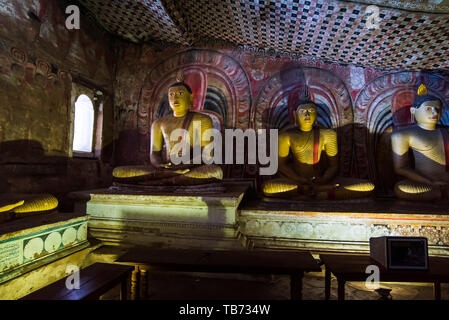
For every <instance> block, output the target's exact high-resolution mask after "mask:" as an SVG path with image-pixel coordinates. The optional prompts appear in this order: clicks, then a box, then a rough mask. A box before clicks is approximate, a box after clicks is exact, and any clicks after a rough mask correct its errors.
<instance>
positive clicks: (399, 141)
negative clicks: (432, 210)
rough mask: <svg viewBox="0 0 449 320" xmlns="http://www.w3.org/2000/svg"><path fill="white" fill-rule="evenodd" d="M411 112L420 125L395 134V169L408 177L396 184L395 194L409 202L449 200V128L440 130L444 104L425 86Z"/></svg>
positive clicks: (402, 129)
mask: <svg viewBox="0 0 449 320" xmlns="http://www.w3.org/2000/svg"><path fill="white" fill-rule="evenodd" d="M410 113H411V115H412V117H414V118H415V120H416V124H414V125H411V126H407V127H404V128H400V129H399V130H396V131H395V132H393V133H392V135H391V147H392V149H393V163H394V169H395V172H396V173H397V174H399V175H401V176H403V177H405V180H402V181H399V182H398V183H396V185H395V188H394V192H395V194H396V196H397V197H398V198H401V199H405V200H422V201H425V200H438V199H441V198H447V197H448V194H447V191H448V183H449V137H448V132H447V129H446V128H438V127H437V123H438V121H439V120H440V119H441V113H442V102H441V100H440V99H439V98H437V97H435V96H432V95H429V94H428V92H427V88H426V86H425V85H421V86H420V87H419V89H418V95H417V98H416V99H415V101H414V103H413V106H412V107H411V108H410ZM411 157H413V160H414V165H412V162H411V160H412V159H411Z"/></svg>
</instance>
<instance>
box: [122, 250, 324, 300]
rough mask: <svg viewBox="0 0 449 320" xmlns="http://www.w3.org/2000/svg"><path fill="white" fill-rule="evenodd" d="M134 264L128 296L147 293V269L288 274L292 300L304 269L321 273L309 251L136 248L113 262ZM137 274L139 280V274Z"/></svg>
mask: <svg viewBox="0 0 449 320" xmlns="http://www.w3.org/2000/svg"><path fill="white" fill-rule="evenodd" d="M116 262H118V263H125V264H130V265H134V266H135V271H134V272H133V282H132V287H131V295H132V297H133V298H136V299H138V298H139V295H140V292H142V294H141V295H142V296H143V298H145V296H146V293H147V291H148V290H147V283H148V280H147V277H148V274H147V270H150V269H151V270H156V269H159V270H163V271H181V272H211V273H252V274H285V275H290V293H291V299H292V300H299V299H301V298H302V279H303V275H304V272H321V268H320V267H319V265H318V263H317V262H316V261H315V259H314V258H313V257H312V255H311V254H310V253H309V252H299V251H221V250H179V249H150V248H142V247H135V248H132V249H130V250H129V251H128V252H126V253H125V254H124V255H122V256H121V257H119V259H118V260H117V261H116ZM139 274H140V281H139V280H138V277H139V276H138V275H139Z"/></svg>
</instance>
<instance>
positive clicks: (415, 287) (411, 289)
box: [103, 272, 449, 300]
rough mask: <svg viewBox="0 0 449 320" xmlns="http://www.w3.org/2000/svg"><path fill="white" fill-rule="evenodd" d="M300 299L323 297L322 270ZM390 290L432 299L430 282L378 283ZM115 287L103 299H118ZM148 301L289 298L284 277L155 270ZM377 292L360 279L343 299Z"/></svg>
mask: <svg viewBox="0 0 449 320" xmlns="http://www.w3.org/2000/svg"><path fill="white" fill-rule="evenodd" d="M303 286H304V287H303V299H305V300H322V299H324V273H309V274H306V275H305V277H304V284H303ZM380 286H381V287H382V288H388V289H392V291H391V295H392V297H393V300H432V299H433V286H432V284H424V283H423V284H416V283H414V284H406V283H402V284H400V283H381V284H380ZM441 290H442V293H441V294H442V299H449V285H447V284H443V285H442V286H441ZM118 298H119V288H114V289H113V290H111V291H110V292H108V293H107V294H106V295H104V296H103V299H105V300H110V299H112V300H113V299H118ZM148 299H149V300H288V299H290V281H289V277H287V276H256V277H250V276H246V275H226V274H223V275H219V276H217V275H215V276H214V275H206V274H199V273H168V272H157V273H153V274H150V276H149V292H148ZM331 299H334V300H335V299H337V281H336V279H335V278H332V290H331ZM377 299H379V295H378V294H377V293H376V292H374V291H373V290H369V289H367V288H366V287H365V284H364V283H362V282H349V283H347V284H346V300H377Z"/></svg>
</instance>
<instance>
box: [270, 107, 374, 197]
mask: <svg viewBox="0 0 449 320" xmlns="http://www.w3.org/2000/svg"><path fill="white" fill-rule="evenodd" d="M294 116H295V122H296V124H297V126H295V127H293V128H292V129H289V130H286V131H284V132H281V133H279V137H278V148H279V149H278V150H279V151H278V152H279V153H278V159H279V160H278V171H279V173H280V175H281V176H282V177H280V178H276V179H273V180H269V181H267V182H265V183H264V184H263V185H262V190H263V193H264V194H265V196H267V197H276V198H290V199H297V200H312V199H317V200H325V199H336V200H338V199H352V198H361V197H366V196H369V195H370V194H371V193H372V191H373V190H374V185H373V184H372V183H370V182H368V181H365V180H360V179H354V178H342V177H340V178H338V177H337V172H338V144H337V134H336V132H335V131H334V130H333V129H324V128H320V127H318V126H317V125H316V119H317V107H316V105H315V103H313V102H311V101H305V102H303V103H300V105H299V106H298V107H297V109H296V111H295V113H294ZM290 153H291V155H292V159H293V162H292V163H289V161H288V160H289V157H288V156H289V154H290ZM323 154H324V155H325V156H323Z"/></svg>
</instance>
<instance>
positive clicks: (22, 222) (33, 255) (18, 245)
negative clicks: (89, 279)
mask: <svg viewBox="0 0 449 320" xmlns="http://www.w3.org/2000/svg"><path fill="white" fill-rule="evenodd" d="M87 221H88V216H86V215H85V214H84V215H83V214H81V215H80V214H75V213H59V212H55V213H46V214H42V215H36V216H30V217H24V218H21V219H17V220H13V221H8V222H4V223H2V224H0V284H1V283H4V282H6V281H8V280H11V279H13V278H16V277H18V276H21V275H23V274H25V273H27V272H30V271H31V270H34V269H36V268H39V267H41V266H43V265H46V264H49V263H51V262H53V261H56V260H58V259H61V258H63V257H66V256H68V255H70V254H72V253H74V252H77V251H79V250H82V249H84V248H86V247H87V246H89V243H88V242H87Z"/></svg>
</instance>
